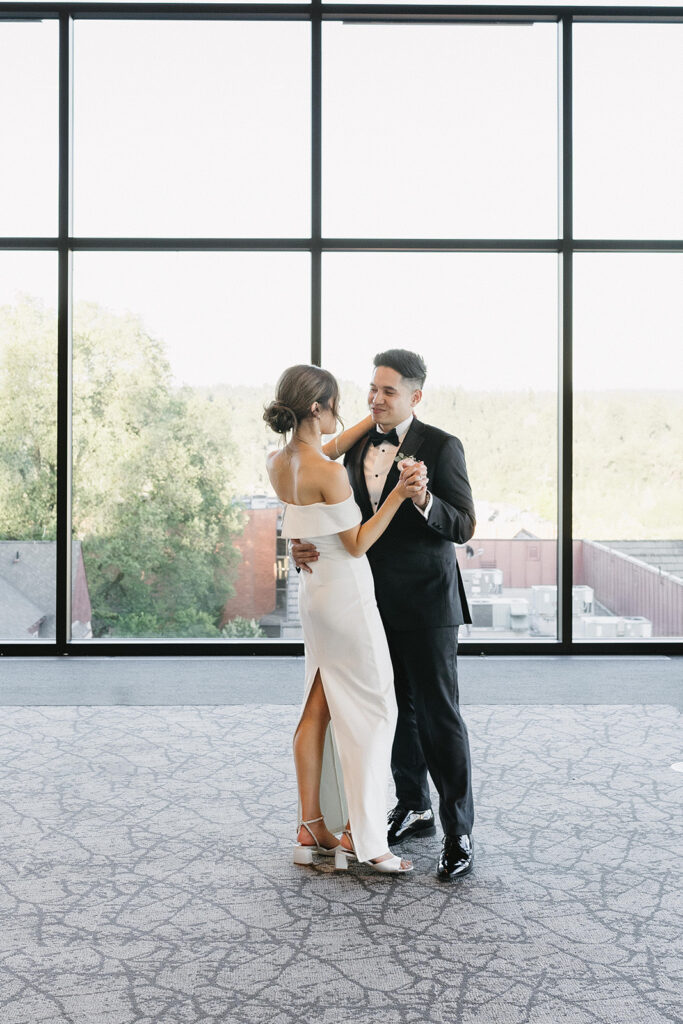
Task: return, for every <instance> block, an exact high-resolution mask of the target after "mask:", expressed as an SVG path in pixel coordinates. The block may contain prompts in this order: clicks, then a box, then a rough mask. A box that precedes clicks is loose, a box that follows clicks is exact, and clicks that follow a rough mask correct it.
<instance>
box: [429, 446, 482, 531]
mask: <svg viewBox="0 0 683 1024" xmlns="http://www.w3.org/2000/svg"><path fill="white" fill-rule="evenodd" d="M427 469H428V473H429V477H430V481H429V484H428V489H429V493H430V494H431V497H432V503H431V507H430V508H429V512H428V515H427V518H426V519H425V523H426V525H427V527H428V528H429V529H430V530H433V531H434V533H436V534H438V536H439V537H446V538H447V539H448V540H452V541H454V542H455V543H456V544H465V543H466V542H467V541H468V540H469V539H470V537H471V536H472V534H473V533H474V528H475V526H476V519H475V515H474V500H473V498H472V488H471V487H470V482H469V479H468V477H467V466H466V464H465V452H464V449H463V446H462V444H461V442H460V440H459V439H458V438H457V437H452V436H449V437H447V438H446V439H445V441H444V443H443V444H442V446H441V448H440V449H439V451H438V453H437V457H436V460H435V462H434V464H433V465H432V466H429V465H428V467H427Z"/></svg>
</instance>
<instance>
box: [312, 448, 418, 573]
mask: <svg viewBox="0 0 683 1024" xmlns="http://www.w3.org/2000/svg"><path fill="white" fill-rule="evenodd" d="M423 487H424V479H423V468H422V464H421V463H420V462H415V463H413V464H412V465H411V466H409V467H406V469H404V470H403V471H402V472H401V476H400V477H399V481H398V483H397V484H396V486H395V487H394V489H393V490H392V491H390V492H389V494H388V495H387V497H386V500H385V501H384V502H383V503H382V505H381V506H380V508H378V509H377V511H376V512H375V514H374V516H372V518H371V519H368V521H367V523H359V524H358V526H352V527H351V529H350V530H344V531H342V532H341V533H340V534H339V537H340V538H341V542H342V544H343V545H344V547H345V548H346V550H347V551H348V552H349V554H351V555H353V556H354V557H355V558H360V556H361V555H364V554H365V552H366V551H367V550H368V548H370V547H372V545H373V544H374V543H375V541H376V540H379V538H380V537H381V536H382V534H383V533H384V531H385V530H386V528H387V526H388V525H389V523H390V522H391V520H392V519H393V518H394V516H395V515H396V513H397V512H398V510H399V508H400V507H401V505H402V504H403V502H404V501H405V500H406V498H412V497H414V496H415V495H416V494H419V492H420V491H421V490H422V488H423ZM321 490H322V493H323V499H324V500H325V501H326V502H327V503H328V504H330V505H334V504H337V503H338V502H340V501H345V500H346V498H348V497H350V489H349V478H348V476H347V475H346V471H345V470H344V467H343V466H330V467H329V470H328V472H327V473H326V475H325V481H324V483H323V486H322V488H321Z"/></svg>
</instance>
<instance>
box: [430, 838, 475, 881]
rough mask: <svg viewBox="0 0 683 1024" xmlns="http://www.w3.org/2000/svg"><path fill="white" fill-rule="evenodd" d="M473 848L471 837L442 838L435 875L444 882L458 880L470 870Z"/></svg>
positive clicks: (472, 860)
mask: <svg viewBox="0 0 683 1024" xmlns="http://www.w3.org/2000/svg"><path fill="white" fill-rule="evenodd" d="M473 863H474V847H473V845H472V837H471V836H444V837H443V849H442V850H441V856H440V857H439V866H438V868H437V869H436V873H437V875H438V876H439V878H442V879H443V880H444V881H445V882H448V881H450V879H451V878H460V877H461V876H462V875H466V874H467V873H468V872H469V871H471V870H472V864H473Z"/></svg>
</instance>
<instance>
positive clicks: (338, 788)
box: [294, 665, 349, 832]
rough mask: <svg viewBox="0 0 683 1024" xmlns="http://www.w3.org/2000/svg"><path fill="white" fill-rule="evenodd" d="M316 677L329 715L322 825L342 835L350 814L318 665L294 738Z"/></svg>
mask: <svg viewBox="0 0 683 1024" xmlns="http://www.w3.org/2000/svg"><path fill="white" fill-rule="evenodd" d="M318 673H320V685H321V686H322V690H323V693H324V694H325V700H326V701H327V707H328V708H329V711H330V721H329V722H328V725H327V729H326V730H325V743H324V746H323V761H322V770H321V772H320V810H321V811H322V815H323V817H324V819H325V824H326V826H327V828H329V830H330V832H341V831H342V829H343V828H344V827H345V826H346V822H347V820H348V817H349V812H348V805H347V802H346V792H345V790H344V774H343V772H342V766H341V761H340V760H339V753H338V751H337V745H336V743H335V741H334V730H333V725H332V708H331V707H330V702H329V700H327V691H326V689H325V683H324V680H323V673H322V669H321V668H320V665H317V666H316V669H315V671H314V672H313V679H312V682H311V683H310V685H307V687H306V692H305V694H304V701H303V706H302V708H301V714H300V715H299V719H298V721H297V723H296V728H295V730H294V735H296V732H297V729H298V728H299V725H300V724H301V719H302V718H303V716H304V712H305V711H306V707H307V705H308V701H309V698H310V696H311V693H312V692H313V687H314V685H315V678H316V676H317V675H318ZM307 676H309V678H310V672H307ZM298 816H299V821H301V820H302V814H301V800H299V807H298Z"/></svg>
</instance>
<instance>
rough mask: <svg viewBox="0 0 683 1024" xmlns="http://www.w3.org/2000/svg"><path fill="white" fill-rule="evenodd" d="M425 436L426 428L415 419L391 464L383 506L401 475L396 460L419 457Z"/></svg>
mask: <svg viewBox="0 0 683 1024" xmlns="http://www.w3.org/2000/svg"><path fill="white" fill-rule="evenodd" d="M423 434H424V428H423V426H422V424H421V423H420V421H419V420H416V419H415V418H414V417H413V422H412V423H411V424H410V426H409V427H408V432H407V434H406V436H405V437H404V438H403V441H402V442H401V444H400V445H399V446H398V451H397V453H396V455H395V456H394V461H393V462H392V464H391V469H390V470H389V472H388V473H387V478H386V480H385V481H384V487H383V489H382V494H381V496H380V499H379V504H380V505H382V504H383V502H384V501H385V499H386V497H387V495H388V494H389V492H390V491H392V490H393V489H394V487H395V486H396V484H397V483H398V478H399V476H400V473H399V471H398V466H397V465H396V459H398V457H399V455H400V456H401V458H402V459H407V458H408V457H409V456H413V458H414V457H415V456H416V455H417V453H418V451H419V450H420V447H421V445H422V442H423V440H424V437H423ZM399 461H400V460H399ZM366 493H367V488H366ZM369 501H370V499H369V498H368V504H369Z"/></svg>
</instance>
